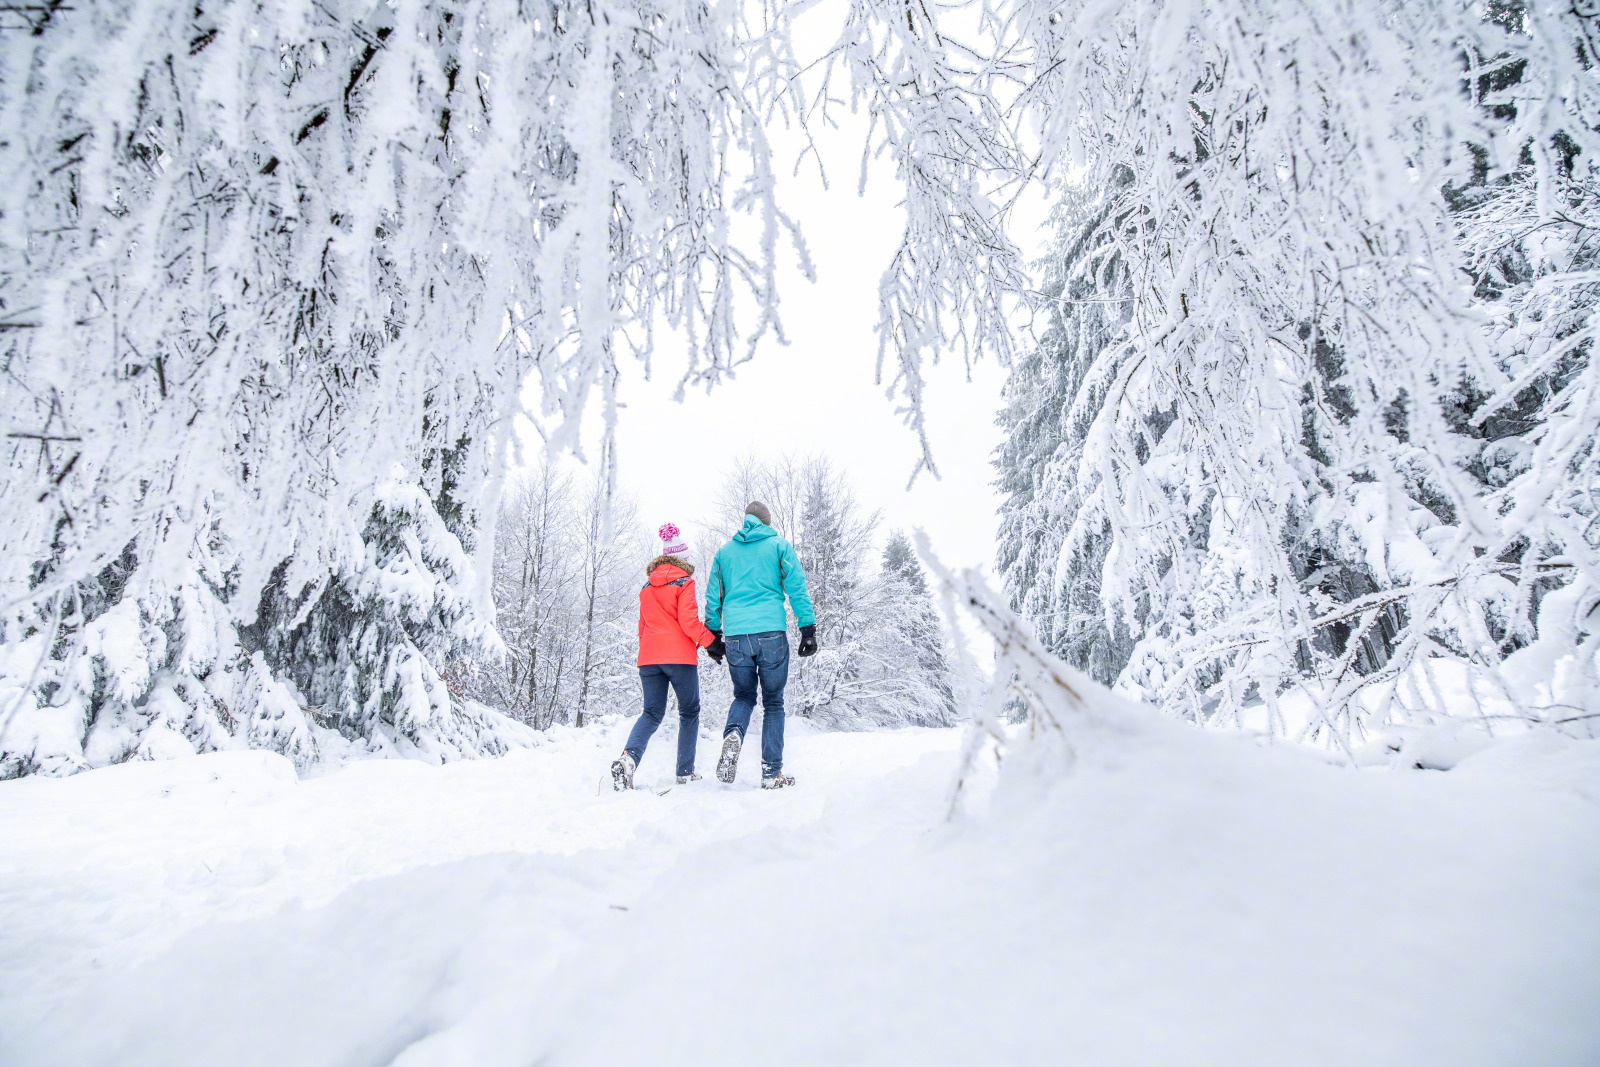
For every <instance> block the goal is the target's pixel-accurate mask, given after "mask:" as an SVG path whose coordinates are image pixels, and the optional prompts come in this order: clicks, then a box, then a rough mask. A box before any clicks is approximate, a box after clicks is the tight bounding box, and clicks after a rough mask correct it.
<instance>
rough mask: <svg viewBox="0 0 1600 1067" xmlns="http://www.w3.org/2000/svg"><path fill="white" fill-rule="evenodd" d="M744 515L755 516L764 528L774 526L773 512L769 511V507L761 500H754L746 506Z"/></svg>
mask: <svg viewBox="0 0 1600 1067" xmlns="http://www.w3.org/2000/svg"><path fill="white" fill-rule="evenodd" d="M744 513H745V514H746V515H754V516H755V517H756V518H758V519H760V520H761V525H763V526H771V525H772V512H770V511H768V510H767V506H766V505H765V504H763V503H762V502H761V501H759V500H752V501H750V503H748V504H746V505H745V508H744Z"/></svg>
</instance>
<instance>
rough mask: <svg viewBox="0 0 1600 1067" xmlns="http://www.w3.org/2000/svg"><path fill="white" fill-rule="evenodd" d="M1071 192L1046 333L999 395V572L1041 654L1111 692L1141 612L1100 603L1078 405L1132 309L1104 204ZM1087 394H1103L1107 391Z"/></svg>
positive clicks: (1060, 219)
mask: <svg viewBox="0 0 1600 1067" xmlns="http://www.w3.org/2000/svg"><path fill="white" fill-rule="evenodd" d="M1076 192H1077V191H1076V190H1074V189H1072V188H1071V187H1067V188H1065V189H1063V190H1062V202H1061V204H1060V206H1058V208H1057V210H1056V215H1055V218H1054V225H1055V227H1056V230H1057V232H1058V233H1059V234H1060V235H1061V237H1062V239H1063V240H1062V241H1061V243H1060V245H1059V246H1058V247H1057V248H1056V249H1054V250H1053V252H1052V254H1051V255H1050V257H1049V259H1048V260H1047V263H1046V278H1045V283H1044V285H1043V286H1042V295H1043V297H1044V306H1043V307H1042V308H1041V309H1040V311H1041V314H1042V316H1043V317H1044V329H1043V330H1042V331H1040V334H1039V338H1038V341H1037V343H1036V344H1035V345H1033V346H1032V347H1031V348H1029V349H1028V350H1027V351H1025V352H1024V353H1023V354H1022V355H1021V356H1020V357H1019V358H1018V359H1017V361H1016V362H1015V363H1014V364H1013V365H1012V367H1011V370H1010V373H1009V374H1008V375H1007V378H1006V384H1005V387H1004V390H1003V395H1004V400H1005V406H1004V407H1002V408H1001V410H1000V415H999V423H1000V426H1001V427H1002V428H1003V429H1004V431H1005V437H1004V439H1003V440H1002V442H1001V444H1000V447H999V449H998V450H997V452H996V454H995V457H994V465H995V469H996V471H997V473H998V484H999V488H1000V490H1001V492H1002V493H1004V494H1005V499H1004V500H1003V501H1002V503H1001V506H1000V527H999V531H998V533H999V537H998V545H997V549H996V562H997V565H998V566H999V569H1000V573H1001V574H1002V575H1004V577H1005V584H1006V590H1007V592H1008V593H1009V595H1010V599H1011V607H1012V609H1013V610H1014V611H1016V612H1018V613H1019V614H1020V615H1021V616H1022V617H1023V618H1026V619H1028V620H1030V621H1031V622H1032V623H1033V625H1034V627H1035V628H1036V630H1037V633H1038V636H1039V639H1040V640H1041V641H1042V642H1043V644H1044V646H1045V647H1046V648H1048V649H1049V650H1050V651H1051V652H1052V653H1054V654H1055V655H1057V656H1060V657H1061V658H1062V659H1064V660H1066V661H1067V662H1068V663H1070V664H1072V665H1073V666H1074V667H1077V668H1078V669H1079V670H1081V671H1084V672H1085V673H1087V674H1088V675H1090V677H1092V678H1094V679H1095V680H1096V681H1098V682H1100V683H1101V684H1103V685H1111V684H1112V683H1113V682H1115V681H1116V679H1117V676H1118V675H1119V674H1120V673H1121V672H1122V669H1123V668H1124V667H1126V666H1127V664H1128V658H1129V656H1130V655H1131V654H1132V651H1133V642H1132V636H1131V633H1132V629H1133V627H1134V626H1136V625H1137V624H1138V621H1139V619H1140V615H1141V613H1140V611H1139V610H1138V608H1137V606H1136V609H1135V618H1134V621H1133V623H1132V625H1130V624H1129V623H1128V622H1121V621H1119V620H1118V618H1117V617H1116V616H1115V615H1110V616H1108V614H1107V612H1106V608H1105V604H1104V603H1103V601H1102V599H1101V596H1100V590H1101V584H1102V581H1101V576H1102V573H1103V571H1104V570H1105V566H1106V559H1107V556H1108V553H1109V551H1110V548H1111V537H1110V524H1109V522H1108V520H1107V518H1106V515H1105V513H1104V511H1103V510H1101V509H1099V508H1097V507H1095V506H1094V504H1093V500H1092V493H1090V492H1089V490H1091V489H1092V482H1091V483H1086V482H1080V481H1079V480H1078V473H1079V467H1080V465H1081V462H1082V459H1083V450H1084V445H1085V442H1086V438H1087V434H1088V430H1089V427H1090V425H1091V424H1092V414H1093V412H1094V411H1095V410H1096V409H1097V408H1098V404H1099V397H1098V396H1094V395H1091V396H1090V397H1089V398H1088V400H1087V402H1086V403H1082V404H1079V403H1076V400H1077V397H1078V394H1079V392H1080V391H1081V390H1083V389H1084V388H1085V379H1086V377H1087V375H1088V374H1089V371H1090V369H1091V368H1092V367H1093V366H1094V365H1095V361H1096V360H1097V359H1098V358H1099V357H1100V356H1101V355H1102V354H1103V353H1104V352H1105V351H1106V349H1107V348H1108V347H1109V346H1111V345H1113V344H1115V343H1116V342H1117V340H1118V338H1119V335H1120V334H1121V332H1122V330H1123V328H1124V326H1125V324H1126V322H1127V317H1128V312H1129V307H1130V302H1129V300H1128V298H1127V285H1126V276H1125V272H1124V271H1123V269H1122V262H1121V260H1120V259H1119V258H1118V256H1117V255H1116V252H1115V248H1114V246H1112V244H1111V242H1110V240H1109V239H1108V238H1107V237H1105V235H1104V234H1103V228H1104V226H1105V224H1106V221H1107V219H1106V212H1107V210H1108V209H1109V201H1110V198H1109V197H1106V198H1102V199H1101V200H1100V201H1099V202H1095V203H1091V202H1087V201H1085V200H1083V199H1082V198H1080V197H1079V196H1077V195H1076ZM1088 389H1089V391H1090V392H1091V394H1093V393H1095V392H1096V391H1098V393H1099V394H1101V395H1103V393H1104V389H1105V386H1104V383H1103V382H1100V383H1094V384H1091V385H1089V386H1088ZM1086 505H1087V506H1086Z"/></svg>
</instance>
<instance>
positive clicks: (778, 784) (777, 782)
mask: <svg viewBox="0 0 1600 1067" xmlns="http://www.w3.org/2000/svg"><path fill="white" fill-rule="evenodd" d="M791 785H794V779H793V778H791V777H789V776H788V775H787V774H774V775H773V776H772V777H771V778H768V777H767V776H766V775H762V776H761V788H762V789H783V788H785V787H787V786H791Z"/></svg>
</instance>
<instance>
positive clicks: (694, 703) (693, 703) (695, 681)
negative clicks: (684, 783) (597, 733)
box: [623, 663, 749, 777]
mask: <svg viewBox="0 0 1600 1067" xmlns="http://www.w3.org/2000/svg"><path fill="white" fill-rule="evenodd" d="M668 682H671V683H672V691H673V692H675V693H677V694H678V775H679V776H680V777H687V776H688V775H691V774H693V773H694V746H695V741H696V740H698V735H699V733H700V669H699V668H698V667H696V666H695V665H694V664H693V663H656V664H651V665H650V666H647V667H640V668H639V684H641V685H643V686H644V714H643V715H641V716H639V721H638V722H636V723H634V724H633V732H632V733H630V734H628V745H627V747H626V748H625V749H624V750H623V751H625V752H627V754H628V755H630V756H632V757H633V762H634V763H635V764H638V763H639V762H641V761H642V760H643V759H644V746H646V745H648V744H649V743H650V737H651V735H653V734H654V733H655V732H656V727H658V726H660V725H661V716H662V715H663V714H665V713H666V710H667V683H668ZM745 718H747V719H748V718H749V716H748V715H746V716H745Z"/></svg>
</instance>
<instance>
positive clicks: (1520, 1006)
mask: <svg viewBox="0 0 1600 1067" xmlns="http://www.w3.org/2000/svg"><path fill="white" fill-rule="evenodd" d="M627 725H628V724H627V723H626V722H617V723H614V724H611V725H610V726H609V727H608V728H607V730H605V731H599V730H595V731H570V730H569V731H563V730H559V729H558V730H557V731H554V732H553V733H552V735H551V741H550V743H548V744H546V745H544V746H542V747H541V748H539V749H536V750H532V751H528V752H520V753H515V754H513V755H511V756H508V757H505V758H503V759H500V760H489V761H473V762H467V763H456V764H449V765H445V766H439V767H434V766H427V765H423V764H420V763H413V762H403V763H402V762H393V763H371V762H368V763H359V764H353V765H351V766H350V767H348V768H346V769H344V770H341V771H339V772H337V773H335V774H331V775H328V776H326V777H322V778H315V779H307V780H300V781H294V780H293V779H292V778H289V777H287V776H285V775H284V774H282V773H281V764H274V763H271V762H270V761H269V762H265V763H261V764H259V765H255V764H250V763H248V762H246V761H244V760H243V759H242V758H241V759H239V760H238V762H234V763H228V764H226V765H224V764H223V763H222V762H221V761H220V758H219V757H205V758H203V759H198V760H190V761H182V762H181V763H174V764H147V765H142V766H138V767H132V766H129V767H120V768H114V769H112V770H109V771H95V772H91V773H89V774H86V775H82V776H79V777H77V778H74V779H69V780H67V781H48V780H43V779H38V780H30V781H24V782H13V783H0V863H3V864H4V867H3V868H0V906H3V907H4V909H5V910H6V912H7V913H8V914H9V915H11V916H12V917H13V918H12V922H10V923H8V924H7V927H6V928H5V930H4V931H3V932H0V939H3V940H0V974H4V975H5V976H6V977H4V978H0V981H3V982H5V983H6V987H5V988H0V1030H3V1031H4V1032H5V1033H7V1035H8V1039H9V1041H8V1054H9V1056H10V1062H15V1063H19V1064H56V1063H61V1064H66V1063H72V1064H117V1065H118V1067H128V1065H137V1064H161V1065H163V1067H173V1065H183V1064H196V1065H199V1064H216V1063H228V1064H230V1065H249V1064H274V1065H281V1064H286V1063H294V1064H296V1065H317V1064H330V1065H331V1064H346V1063H353V1062H361V1063H391V1062H392V1063H395V1064H401V1065H407V1067H417V1065H425V1064H472V1065H474V1067H490V1065H495V1064H506V1065H512V1064H516V1065H521V1067H525V1065H526V1064H529V1063H535V1062H537V1063H541V1064H550V1065H560V1064H591V1063H597V1062H608V1061H611V1060H613V1059H615V1058H616V1057H618V1056H626V1057H628V1058H640V1059H648V1060H649V1061H650V1062H655V1063H664V1064H673V1063H685V1064H706V1063H737V1062H761V1063H773V1064H790V1063H793V1064H802V1063H803V1064H814V1063H841V1062H848V1063H885V1064H887V1063H895V1064H903V1063H974V1062H985V1063H1022V1062H1073V1063H1081V1064H1147V1063H1184V1064H1211V1063H1216V1064H1228V1065H1241V1064H1244V1065H1248V1064H1283V1063H1294V1064H1297V1065H1301V1064H1308V1065H1314V1064H1340V1065H1343V1064H1349V1063H1357V1062H1359V1063H1363V1064H1434V1063H1450V1064H1452V1065H1471V1064H1505V1063H1539V1064H1542V1065H1560V1064H1574V1065H1577V1064H1585V1065H1587V1064H1593V1063H1595V1062H1600V787H1597V786H1596V784H1595V783H1597V782H1600V743H1595V742H1579V741H1572V740H1566V739H1561V738H1556V737H1548V736H1545V737H1529V738H1523V739H1518V740H1515V741H1510V742H1505V743H1502V744H1499V745H1496V746H1494V747H1492V748H1490V749H1488V750H1486V751H1483V752H1480V753H1477V754H1474V755H1471V756H1467V757H1465V758H1463V759H1461V760H1460V762H1459V763H1458V764H1457V765H1456V766H1455V769H1454V770H1452V771H1449V772H1448V773H1443V774H1440V773H1434V772H1423V771H1413V770H1406V769H1404V768H1399V767H1397V768H1387V767H1385V768H1381V769H1373V770H1365V771H1363V770H1355V769H1352V768H1349V767H1333V766H1330V765H1328V764H1327V762H1326V761H1325V760H1324V759H1323V758H1321V757H1320V756H1319V755H1317V754H1315V753H1309V752H1306V751H1304V750H1300V749H1296V748H1292V747H1265V748H1264V747H1260V746H1258V745H1256V744H1254V743H1253V742H1251V741H1250V740H1248V739H1245V738H1242V737H1237V736H1231V735H1214V734H1205V733H1200V732H1198V731H1194V730H1191V729H1189V728H1186V727H1182V726H1179V725H1176V724H1172V723H1168V722H1164V721H1160V720H1148V721H1141V722H1136V723H1135V724H1134V725H1133V726H1131V727H1130V728H1129V729H1128V730H1126V731H1124V732H1122V733H1121V734H1119V735H1116V736H1111V735H1107V736H1104V737H1102V738H1100V739H1099V740H1097V741H1096V742H1095V743H1093V744H1087V745H1080V746H1078V747H1077V750H1076V752H1077V762H1076V765H1075V767H1074V769H1073V771H1072V772H1071V773H1070V774H1061V773H1059V770H1058V771H1057V773H1053V774H1051V773H1031V772H1030V771H1029V770H1028V769H1027V768H1029V767H1030V766H1034V767H1035V768H1036V769H1037V770H1039V771H1041V772H1043V771H1046V770H1047V769H1048V767H1049V760H1050V759H1053V758H1054V757H1053V756H1051V755H1049V752H1048V749H1049V747H1050V746H1048V745H1041V744H1028V743H1026V742H1022V743H1018V744H1016V745H1015V746H1014V747H1013V748H1012V749H1011V750H1010V754H1009V755H1008V756H1007V767H1008V772H1007V773H1006V774H1005V775H1003V776H1000V782H1001V784H1000V785H999V787H995V786H994V784H993V783H994V782H995V780H996V775H995V774H994V772H993V764H994V761H993V759H992V758H991V755H992V751H993V750H992V749H990V750H985V751H984V752H980V754H979V757H978V759H977V760H976V761H975V764H974V766H975V768H976V770H975V771H974V772H973V775H972V778H971V780H970V783H969V784H970V788H969V789H968V791H967V794H966V800H965V801H964V802H963V806H962V808H961V811H960V813H959V814H958V816H957V817H956V819H955V820H954V821H947V820H946V818H945V812H946V802H947V800H948V792H947V790H948V787H949V783H950V781H951V778H952V775H953V774H954V773H955V771H956V768H957V767H958V766H959V765H960V763H961V755H960V752H959V751H958V750H959V747H960V746H959V740H960V739H959V737H958V735H957V734H955V732H953V731H940V730H901V731H888V732H878V733H864V734H819V733H813V732H812V731H810V730H809V729H807V728H805V727H804V726H803V725H801V724H798V723H797V724H794V725H793V726H792V727H791V737H790V742H789V750H788V758H787V761H786V769H788V770H789V771H791V772H792V773H794V774H796V775H797V776H798V778H799V781H800V785H799V787H798V788H796V789H795V790H793V791H786V792H784V793H779V794H771V793H763V792H761V791H760V790H759V789H757V788H756V787H755V782H754V780H753V778H752V776H750V775H749V774H748V773H746V774H744V775H743V776H742V777H741V779H740V781H739V782H738V783H736V785H735V786H734V787H732V788H723V787H721V786H717V785H714V784H712V783H709V782H702V783H697V784H695V785H693V786H687V787H672V785H671V778H670V774H671V770H672V767H671V759H670V757H669V755H668V753H669V752H670V749H671V744H670V738H668V739H663V738H660V737H658V738H657V740H656V742H655V743H654V744H653V745H652V747H651V749H650V751H649V752H648V753H647V755H646V759H645V763H644V765H643V767H642V768H641V782H642V784H644V785H646V786H649V787H653V788H647V789H641V790H638V791H636V792H634V793H631V794H623V795H618V794H614V793H612V792H610V791H609V789H603V788H601V786H602V778H603V776H604V774H605V770H604V768H605V764H606V761H607V760H608V759H609V758H610V756H611V755H612V754H613V752H614V750H615V749H616V748H617V747H618V746H620V743H621V738H622V733H623V731H624V730H625V729H626V727H627ZM664 740H665V741H667V744H666V745H665V747H663V741H664ZM703 740H705V741H706V742H707V743H705V744H702V746H701V755H702V762H708V761H709V759H710V758H711V745H710V743H709V742H710V739H709V738H706V739H703ZM244 755H247V754H231V755H230V756H229V757H228V759H234V758H235V757H242V756H244ZM1034 757H1038V762H1037V763H1036V764H1035V763H1034V762H1033V760H1034ZM185 764H186V765H187V766H188V767H189V768H198V767H203V766H207V765H209V766H210V767H211V768H213V769H214V771H215V772H216V777H215V778H212V779H207V778H206V777H205V776H204V775H203V774H202V775H197V776H193V777H190V776H187V775H186V776H184V777H181V778H179V777H170V778H162V777H161V776H160V772H159V771H158V769H160V768H178V767H182V766H184V765H185ZM274 768H280V769H274ZM748 770H749V768H745V771H746V772H748ZM169 773H170V772H169ZM669 787H670V791H668V792H666V793H665V794H663V795H657V790H662V789H668V788H669ZM227 797H233V798H234V799H233V801H232V803H229V802H228V800H227ZM111 798H115V805H114V813H113V814H111V815H108V816H106V817H104V818H100V819H96V820H88V819H85V818H83V817H82V815H83V812H85V811H87V810H88V807H89V804H90V802H91V800H92V801H94V804H95V807H96V808H97V809H99V810H101V811H105V810H106V808H107V804H106V802H107V800H108V799H111ZM252 857H253V859H252ZM200 860H204V861H205V862H206V863H209V864H211V865H212V866H213V867H214V868H215V870H216V871H217V872H218V873H217V874H216V875H207V874H206V872H205V868H204V867H203V866H202V864H201V863H200V862H199V861H200ZM252 862H254V863H255V864H256V866H254V867H252V866H251V863H252ZM94 961H99V962H100V965H99V966H96V965H95V963H94Z"/></svg>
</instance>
